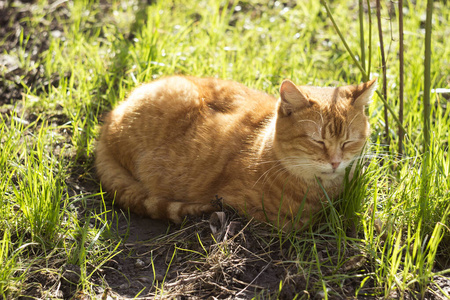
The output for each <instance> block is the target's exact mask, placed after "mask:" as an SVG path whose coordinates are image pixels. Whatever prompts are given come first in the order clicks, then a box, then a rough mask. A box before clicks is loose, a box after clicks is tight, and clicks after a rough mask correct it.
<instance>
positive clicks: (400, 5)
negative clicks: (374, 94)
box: [398, 0, 405, 156]
mask: <svg viewBox="0 0 450 300" xmlns="http://www.w3.org/2000/svg"><path fill="white" fill-rule="evenodd" d="M398 31H399V40H398V42H399V46H400V49H399V71H400V75H399V76H400V78H399V79H400V82H399V85H400V86H399V96H398V99H399V103H398V120H399V121H400V123H401V124H403V94H404V93H403V88H404V87H403V86H404V82H403V79H404V59H403V0H399V1H398ZM404 136H405V131H404V130H403V127H402V126H399V127H398V155H399V156H402V154H403V138H404Z"/></svg>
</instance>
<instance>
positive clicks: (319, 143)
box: [311, 138, 325, 147]
mask: <svg viewBox="0 0 450 300" xmlns="http://www.w3.org/2000/svg"><path fill="white" fill-rule="evenodd" d="M311 141H313V142H314V143H315V144H316V145H319V146H322V147H323V146H325V142H324V141H322V140H318V139H314V138H311Z"/></svg>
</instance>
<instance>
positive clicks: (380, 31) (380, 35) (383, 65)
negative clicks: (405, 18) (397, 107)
mask: <svg viewBox="0 0 450 300" xmlns="http://www.w3.org/2000/svg"><path fill="white" fill-rule="evenodd" d="M377 21H378V39H379V42H380V54H381V69H382V72H383V98H384V99H386V102H387V84H386V57H385V55H384V43H383V28H382V25H381V4H380V0H377ZM399 122H400V121H399ZM384 139H385V143H386V148H387V151H389V145H390V140H389V119H388V108H387V106H386V103H385V105H384Z"/></svg>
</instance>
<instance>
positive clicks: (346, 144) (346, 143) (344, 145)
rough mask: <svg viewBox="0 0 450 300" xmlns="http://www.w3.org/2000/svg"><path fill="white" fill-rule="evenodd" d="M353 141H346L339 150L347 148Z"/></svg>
mask: <svg viewBox="0 0 450 300" xmlns="http://www.w3.org/2000/svg"><path fill="white" fill-rule="evenodd" d="M354 142H355V141H346V142H344V143H343V144H342V146H341V148H342V149H345V148H346V147H348V146H351V145H352V144H353V143H354Z"/></svg>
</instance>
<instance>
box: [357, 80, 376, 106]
mask: <svg viewBox="0 0 450 300" xmlns="http://www.w3.org/2000/svg"><path fill="white" fill-rule="evenodd" d="M376 89H377V78H374V79H372V80H370V81H367V82H364V83H361V84H359V85H356V86H353V87H352V96H353V99H352V105H353V106H354V107H356V108H360V107H361V108H363V107H364V106H366V105H368V104H369V103H370V100H371V99H372V96H373V93H374V92H375V91H376Z"/></svg>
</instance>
